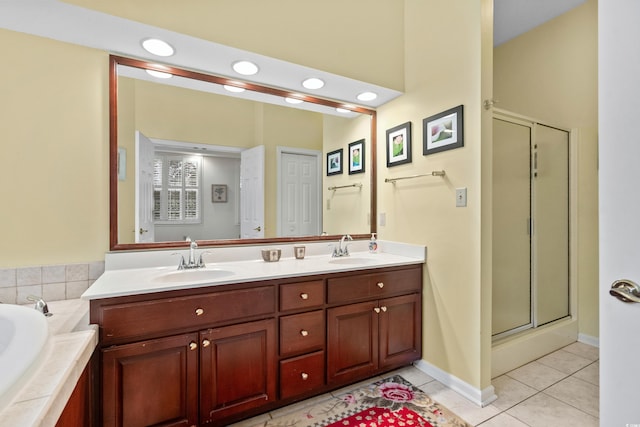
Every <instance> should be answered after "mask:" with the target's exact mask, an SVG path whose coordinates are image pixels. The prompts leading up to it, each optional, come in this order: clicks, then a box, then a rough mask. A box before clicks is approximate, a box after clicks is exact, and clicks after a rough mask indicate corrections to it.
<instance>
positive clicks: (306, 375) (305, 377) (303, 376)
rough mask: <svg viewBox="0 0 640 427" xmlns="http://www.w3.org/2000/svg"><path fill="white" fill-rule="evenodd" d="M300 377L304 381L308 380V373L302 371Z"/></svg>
mask: <svg viewBox="0 0 640 427" xmlns="http://www.w3.org/2000/svg"><path fill="white" fill-rule="evenodd" d="M300 377H301V378H302V379H303V380H304V381H306V380H308V379H309V374H307V373H306V372H303V373H302V374H300Z"/></svg>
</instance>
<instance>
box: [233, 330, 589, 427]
mask: <svg viewBox="0 0 640 427" xmlns="http://www.w3.org/2000/svg"><path fill="white" fill-rule="evenodd" d="M598 358H599V353H598V348H596V347H592V346H590V345H587V344H582V343H579V342H576V343H573V344H570V345H568V346H566V347H564V348H562V349H560V350H558V351H556V352H553V353H551V354H548V355H546V356H544V357H542V358H540V359H537V360H535V361H533V362H531V363H529V364H527V365H524V366H521V367H519V368H517V369H514V370H513V371H511V372H507V373H506V374H504V375H501V376H499V377H497V378H494V379H493V381H492V384H493V386H494V387H495V390H496V394H497V395H498V400H496V401H495V402H493V403H492V404H491V405H488V406H486V407H484V408H480V407H478V406H477V405H475V404H474V403H471V402H470V401H468V400H467V399H466V398H464V397H462V396H461V395H459V394H458V393H456V392H455V391H453V390H451V389H449V388H447V387H446V386H445V385H443V384H442V383H440V382H438V381H436V380H435V379H433V378H431V377H430V376H429V375H427V374H425V373H424V372H422V371H420V370H418V369H417V368H415V367H412V366H410V367H407V368H402V369H400V370H398V371H395V372H393V373H394V374H399V375H402V376H403V377H404V378H405V379H406V380H408V381H410V382H411V383H413V384H414V385H416V386H417V387H419V388H420V389H421V390H423V391H425V392H426V393H427V394H429V396H431V397H432V398H433V399H435V400H436V401H437V402H439V403H441V404H442V405H444V406H446V407H447V408H449V409H450V410H451V411H452V412H454V413H455V414H456V415H458V416H459V417H460V418H462V419H464V420H465V421H466V422H468V423H469V424H471V425H473V426H479V427H526V426H530V427H538V426H540V427H555V426H557V427H566V426H568V425H579V426H584V427H586V426H596V427H597V426H598V417H599V409H598V408H599V390H600V387H599V381H598V371H599V366H598ZM386 376H389V374H387V375H385V377H386ZM381 378H382V377H376V378H373V379H370V380H367V381H366V382H364V383H359V384H353V385H351V386H349V387H346V388H343V389H340V390H336V391H334V392H332V393H330V394H325V395H321V396H317V397H315V398H313V399H309V400H305V401H303V402H300V403H297V404H294V405H289V406H286V407H284V408H280V409H277V410H275V411H273V412H270V413H267V414H262V415H260V416H258V417H255V418H251V419H249V420H246V421H243V422H240V423H236V424H233V427H253V426H259V425H262V424H263V423H264V422H265V421H266V420H269V419H271V418H277V417H279V416H281V415H283V414H286V413H289V412H292V411H295V410H298V409H300V408H302V407H304V406H307V405H311V404H313V403H314V402H317V401H320V400H324V399H327V398H329V397H330V396H331V395H333V396H336V395H341V394H343V393H346V392H347V391H349V390H353V389H356V388H358V387H360V386H362V385H363V384H367V383H371V382H375V381H377V380H379V379H381ZM300 427H302V426H300Z"/></svg>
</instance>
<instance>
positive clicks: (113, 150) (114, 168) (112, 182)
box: [109, 55, 377, 251]
mask: <svg viewBox="0 0 640 427" xmlns="http://www.w3.org/2000/svg"><path fill="white" fill-rule="evenodd" d="M118 65H127V66H131V67H136V68H142V69H147V70H155V71H161V72H165V73H170V74H173V75H175V76H180V77H185V78H191V79H196V80H201V81H205V82H209V83H215V84H219V85H231V86H237V87H241V88H244V89H246V90H251V91H255V92H262V93H266V94H270V95H275V96H280V97H284V98H286V97H295V98H298V99H302V100H303V101H305V102H310V103H315V104H320V105H326V106H328V107H333V108H344V109H346V110H350V111H354V112H357V113H361V114H367V115H369V116H371V136H370V141H371V144H370V146H371V147H370V149H369V151H370V156H371V169H370V171H369V177H370V185H371V206H370V223H371V230H370V233H375V232H376V218H377V216H376V204H377V197H376V193H377V190H376V111H375V110H372V109H368V108H364V107H357V106H353V105H347V104H344V103H341V102H336V101H331V100H328V99H322V98H317V97H313V96H310V95H302V96H301V95H300V94H299V93H294V92H289V91H286V90H282V89H277V88H272V87H268V86H262V85H259V84H255V83H249V82H242V81H238V80H236V79H233V80H232V79H229V78H226V77H220V76H215V75H212V74H205V73H200V72H196V71H189V70H184V69H181V68H177V67H173V66H167V65H161V64H157V63H151V62H148V61H144V60H139V59H132V58H126V57H122V56H116V55H110V56H109V248H110V250H112V251H122V250H141V249H167V248H181V247H186V246H188V245H189V243H188V242H182V241H168V242H154V243H123V244H120V243H118V70H117V66H118ZM369 236H370V234H353V235H352V237H353V238H354V239H357V238H369ZM339 238H340V236H339V235H328V236H298V237H274V238H262V239H220V240H198V241H197V242H198V245H199V246H237V245H256V244H273V243H289V242H312V241H322V240H336V239H339Z"/></svg>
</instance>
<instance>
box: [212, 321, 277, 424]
mask: <svg viewBox="0 0 640 427" xmlns="http://www.w3.org/2000/svg"><path fill="white" fill-rule="evenodd" d="M200 345H201V351H200V371H201V374H200V418H201V419H200V421H201V423H202V424H205V423H213V425H225V424H224V421H223V420H224V419H225V418H227V417H229V416H233V415H236V414H239V413H242V412H245V411H247V410H250V409H253V408H257V407H259V406H262V405H265V404H267V403H271V402H273V401H274V400H275V397H276V370H277V365H276V351H277V348H276V334H275V319H267V320H261V321H257V322H249V323H242V324H238V325H232V326H225V327H222V328H216V329H208V330H206V331H201V332H200Z"/></svg>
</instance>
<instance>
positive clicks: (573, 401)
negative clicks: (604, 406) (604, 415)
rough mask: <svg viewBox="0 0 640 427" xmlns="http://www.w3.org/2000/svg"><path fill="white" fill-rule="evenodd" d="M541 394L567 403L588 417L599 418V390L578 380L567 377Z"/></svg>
mask: <svg viewBox="0 0 640 427" xmlns="http://www.w3.org/2000/svg"><path fill="white" fill-rule="evenodd" d="M543 393H546V394H548V395H549V396H551V397H555V398H556V399H558V400H560V401H562V402H564V403H568V404H569V405H571V406H573V407H575V408H578V409H580V410H581V411H583V412H586V413H587V414H589V415H593V416H594V417H599V416H600V410H599V403H600V402H599V400H600V389H599V387H598V386H596V385H593V384H591V383H588V382H586V381H583V380H581V379H578V378H574V377H569V378H566V379H564V380H562V381H560V382H559V383H557V384H554V385H552V386H551V387H549V388H548V389H546V390H545V391H544V392H543Z"/></svg>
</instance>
